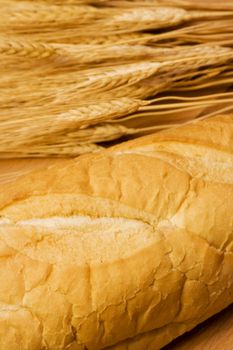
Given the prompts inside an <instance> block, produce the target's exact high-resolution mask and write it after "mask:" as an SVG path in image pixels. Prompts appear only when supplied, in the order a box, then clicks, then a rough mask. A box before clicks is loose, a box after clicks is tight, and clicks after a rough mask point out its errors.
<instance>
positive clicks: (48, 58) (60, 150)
mask: <svg viewBox="0 0 233 350" xmlns="http://www.w3.org/2000/svg"><path fill="white" fill-rule="evenodd" d="M220 7H222V8H220ZM0 11H1V22H0V58H1V62H2V69H1V76H0V88H1V94H0V106H1V107H0V130H1V135H2V137H1V139H0V157H2V158H8V157H24V156H28V157H46V156H51V157H55V156H59V155H60V156H77V155H79V154H82V153H85V152H92V151H98V150H99V149H100V147H99V146H98V145H97V143H101V145H102V143H103V142H107V144H108V143H109V142H110V141H115V140H118V139H119V140H121V139H122V137H123V138H124V137H125V136H127V138H129V137H130V138H132V137H135V136H137V135H139V134H144V133H150V132H155V131H157V130H160V129H163V128H167V127H169V126H177V127H178V125H180V124H181V123H183V122H188V121H190V120H191V119H193V118H196V117H199V118H202V117H208V116H209V115H211V114H213V113H217V111H223V112H224V111H225V112H227V111H230V110H231V108H232V105H233V100H232V97H233V96H232V92H231V91H232V89H231V86H232V85H233V74H232V61H233V48H232V45H233V39H232V34H233V29H232V18H233V7H232V6H230V4H229V3H227V4H226V3H224V4H223V5H222V4H221V6H220V5H219V4H218V3H217V2H216V0H214V1H212V2H211V5H210V4H208V11H207V7H206V5H205V4H204V3H203V2H201V1H199V0H197V1H195V2H194V1H191V0H185V1H183V0H134V1H130V0H117V1H116V0H103V1H100V0H99V1H94V0H90V1H89V0H83V1H82V0H54V1H53V0H23V1H18V0H2V1H1V2H0ZM210 20H211V21H210ZM227 89H228V91H227ZM189 94H192V96H190V95H189ZM210 107H211V109H210ZM213 107H214V112H213Z"/></svg>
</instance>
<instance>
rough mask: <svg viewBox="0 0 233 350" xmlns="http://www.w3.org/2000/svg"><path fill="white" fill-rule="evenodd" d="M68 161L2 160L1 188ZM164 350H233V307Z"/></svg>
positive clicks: (0, 171)
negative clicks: (18, 179) (28, 175)
mask: <svg viewBox="0 0 233 350" xmlns="http://www.w3.org/2000/svg"><path fill="white" fill-rule="evenodd" d="M67 161H68V160H64V159H20V160H0V188H2V186H4V185H5V184H6V183H9V182H14V181H15V180H16V179H17V178H18V177H19V176H21V175H23V174H26V173H28V172H30V171H31V170H35V169H43V168H45V167H47V166H49V165H53V164H59V163H61V162H67ZM142 350H146V349H142ZM164 350H233V305H232V306H230V307H228V309H226V310H224V311H222V312H221V313H220V314H218V315H215V316H214V317H212V318H211V319H209V320H207V321H206V322H204V323H203V324H201V325H199V326H198V327H197V328H195V329H194V330H193V331H191V332H189V333H187V334H185V335H183V336H182V337H180V338H178V339H177V340H175V341H174V342H173V343H171V344H170V345H168V346H167V347H165V348H164Z"/></svg>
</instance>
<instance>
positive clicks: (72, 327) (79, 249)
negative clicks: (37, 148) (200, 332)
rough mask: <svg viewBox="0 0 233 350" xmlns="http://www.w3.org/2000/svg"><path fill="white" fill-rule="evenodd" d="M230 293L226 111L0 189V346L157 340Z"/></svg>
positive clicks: (232, 144) (232, 236) (232, 130)
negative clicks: (224, 114)
mask: <svg viewBox="0 0 233 350" xmlns="http://www.w3.org/2000/svg"><path fill="white" fill-rule="evenodd" d="M231 302H233V116H219V117H216V118H212V119H208V120H206V121H200V122H195V123H192V124H190V125H186V126H183V127H180V128H177V129H171V130H168V131H164V132H161V133H157V134H154V135H150V136H146V137H143V138H140V139H137V140H133V141H130V142H127V143H125V144H122V145H119V146H115V147H113V148H110V149H108V150H106V151H103V152H99V153H95V154H91V155H85V156H81V157H79V158H78V159H75V160H71V161H70V162H68V163H67V162H66V163H64V164H61V165H57V166H53V167H50V168H48V169H44V170H43V171H37V172H35V173H31V174H29V175H27V176H25V177H23V178H21V179H19V180H18V181H16V182H15V183H13V184H8V185H5V187H4V188H1V193H0V349H1V350H3V349H4V350H18V349H22V350H41V349H51V350H58V349H66V350H87V349H88V350H99V349H109V350H110V349H111V350H156V349H160V348H161V347H163V346H164V345H165V344H167V343H169V342H170V341H171V340H172V339H174V338H176V337H177V336H179V335H180V334H182V333H184V332H186V331H188V330H189V329H191V328H193V327H195V325H197V324H198V323H200V322H202V321H203V320H205V319H206V318H208V317H210V316H211V315H213V314H215V313H217V312H218V311H220V310H221V309H223V308H225V307H226V306H227V305H229V304H230V303H231Z"/></svg>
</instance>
